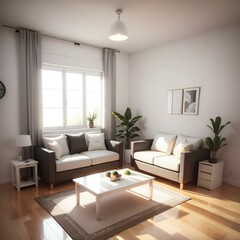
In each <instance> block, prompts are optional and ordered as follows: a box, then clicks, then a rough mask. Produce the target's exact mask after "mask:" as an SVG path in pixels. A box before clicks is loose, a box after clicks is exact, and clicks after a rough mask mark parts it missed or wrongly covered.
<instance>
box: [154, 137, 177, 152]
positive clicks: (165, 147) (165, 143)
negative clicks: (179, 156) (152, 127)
mask: <svg viewBox="0 0 240 240" xmlns="http://www.w3.org/2000/svg"><path fill="white" fill-rule="evenodd" d="M176 137H177V136H176V135H171V134H165V133H157V134H156V136H155V137H154V140H153V143H152V146H151V149H152V150H155V151H160V152H165V153H167V154H171V153H172V149H173V146H174V143H175V140H176Z"/></svg>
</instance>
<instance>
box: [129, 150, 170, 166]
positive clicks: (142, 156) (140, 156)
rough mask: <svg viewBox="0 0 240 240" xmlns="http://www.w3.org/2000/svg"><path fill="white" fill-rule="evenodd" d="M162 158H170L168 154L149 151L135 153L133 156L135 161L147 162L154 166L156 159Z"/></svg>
mask: <svg viewBox="0 0 240 240" xmlns="http://www.w3.org/2000/svg"><path fill="white" fill-rule="evenodd" d="M160 156H168V154H166V153H164V152H159V151H153V150H148V151H139V152H135V153H134V155H133V157H134V159H136V160H139V161H142V162H145V163H149V164H153V160H154V158H155V157H160Z"/></svg>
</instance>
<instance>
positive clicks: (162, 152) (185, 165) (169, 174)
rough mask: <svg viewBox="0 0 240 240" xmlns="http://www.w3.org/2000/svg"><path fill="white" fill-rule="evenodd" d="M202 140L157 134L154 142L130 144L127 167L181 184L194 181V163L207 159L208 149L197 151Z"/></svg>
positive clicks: (145, 141) (142, 141)
mask: <svg viewBox="0 0 240 240" xmlns="http://www.w3.org/2000/svg"><path fill="white" fill-rule="evenodd" d="M201 144H202V139H201V138H193V137H188V136H183V135H178V136H177V135H174V134H167V133H157V134H156V136H155V137H154V139H145V140H139V141H133V142H132V143H131V165H132V166H133V167H135V168H136V169H138V170H142V171H144V172H148V173H151V174H154V175H157V176H160V177H164V178H167V179H170V180H173V181H176V182H178V183H180V188H181V189H183V187H184V184H186V183H188V182H191V181H193V180H196V176H197V172H198V171H197V168H198V162H199V161H200V160H206V159H208V158H209V156H210V151H209V149H206V148H201Z"/></svg>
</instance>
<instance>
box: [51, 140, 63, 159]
mask: <svg viewBox="0 0 240 240" xmlns="http://www.w3.org/2000/svg"><path fill="white" fill-rule="evenodd" d="M48 145H49V148H50V150H52V151H54V152H55V157H56V159H59V158H60V157H62V156H63V150H62V148H61V146H60V145H59V144H58V143H57V142H56V141H54V142H51V143H49V144H48Z"/></svg>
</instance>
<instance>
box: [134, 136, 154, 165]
mask: <svg viewBox="0 0 240 240" xmlns="http://www.w3.org/2000/svg"><path fill="white" fill-rule="evenodd" d="M152 143H153V139H143V140H138V141H132V142H131V166H134V158H133V155H134V153H135V152H139V151H144V150H150V149H151V146H152Z"/></svg>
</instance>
